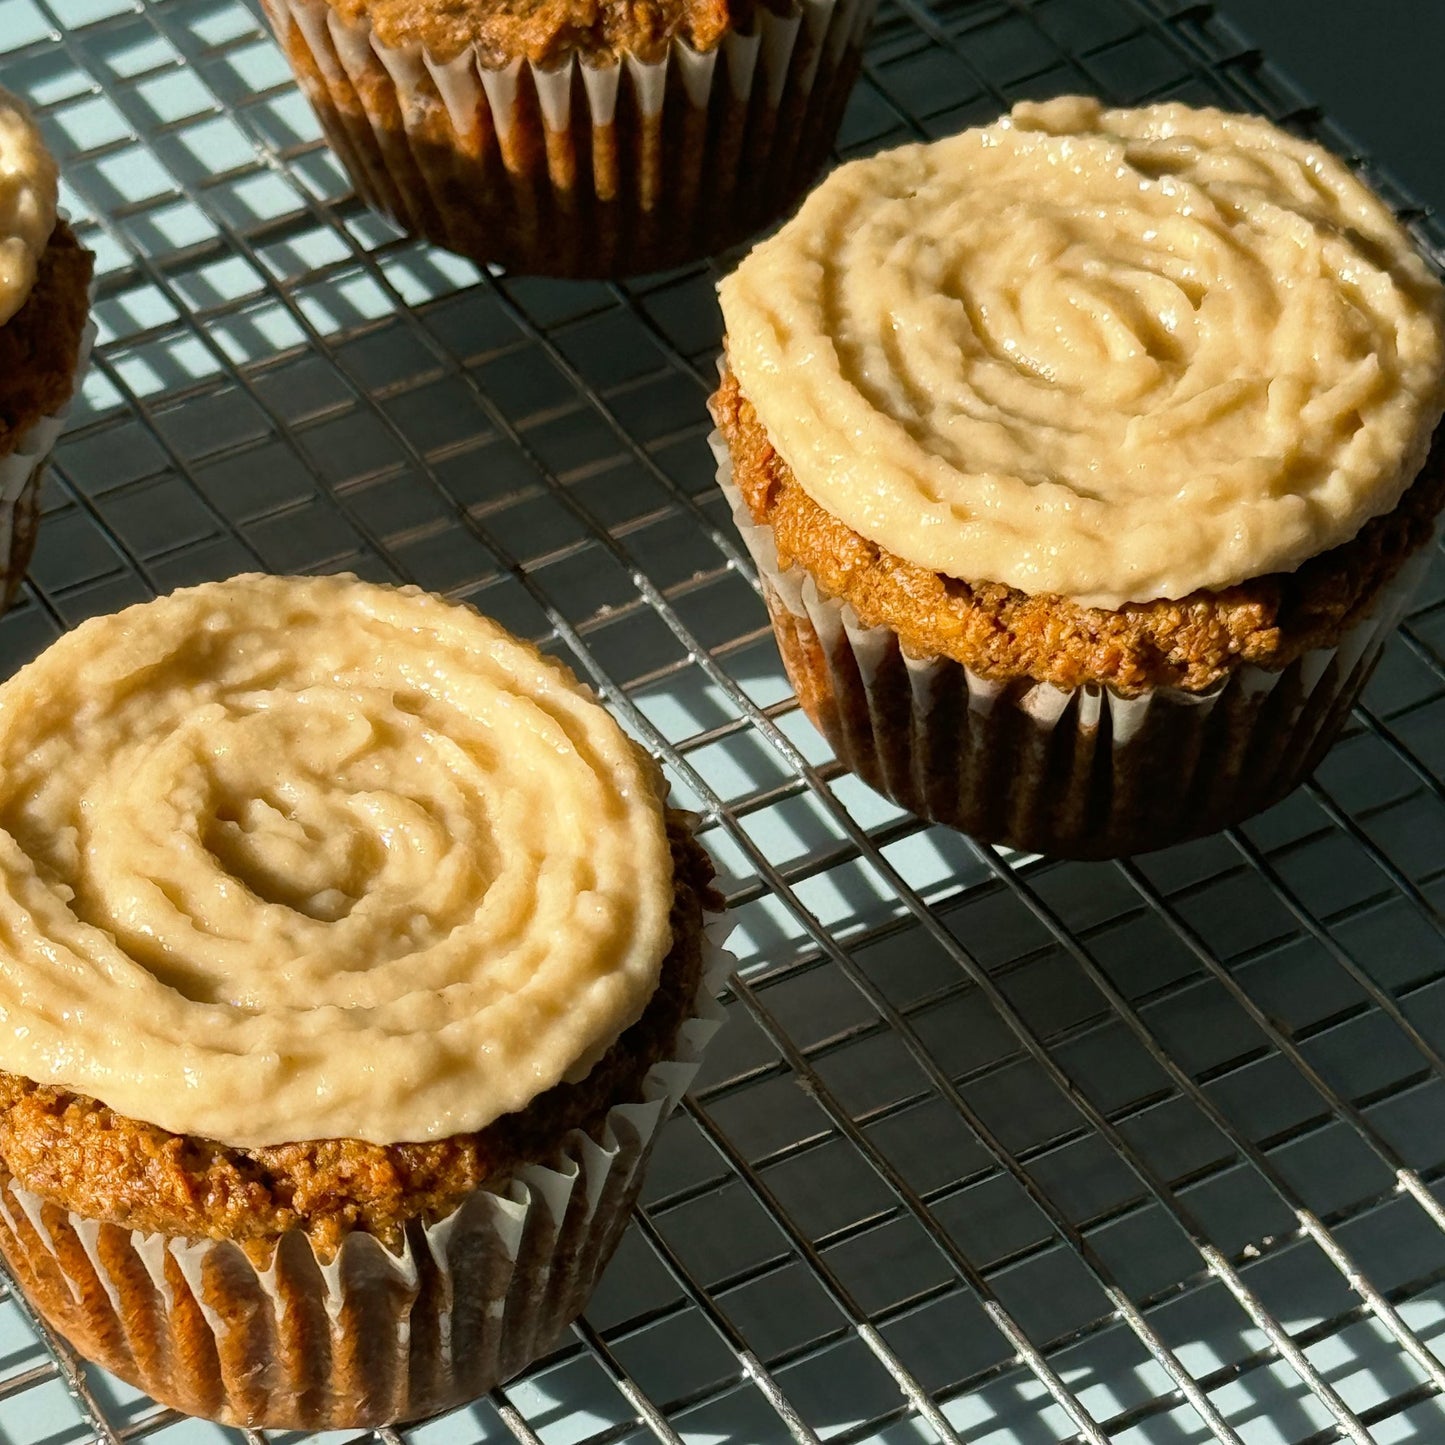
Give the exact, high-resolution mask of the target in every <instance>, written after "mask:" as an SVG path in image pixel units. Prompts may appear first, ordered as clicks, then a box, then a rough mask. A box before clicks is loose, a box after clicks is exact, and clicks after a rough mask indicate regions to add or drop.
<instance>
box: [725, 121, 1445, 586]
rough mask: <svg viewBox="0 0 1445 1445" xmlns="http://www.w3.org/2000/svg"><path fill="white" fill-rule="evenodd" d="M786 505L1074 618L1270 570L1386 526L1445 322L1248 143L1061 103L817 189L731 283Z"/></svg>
mask: <svg viewBox="0 0 1445 1445" xmlns="http://www.w3.org/2000/svg"><path fill="white" fill-rule="evenodd" d="M719 289H720V295H721V302H722V309H723V315H724V318H725V321H726V324H727V356H728V364H729V365H730V366H731V368H732V369H733V372H734V373H735V375H736V377H737V379H738V383H739V385H740V387H741V388H742V391H743V393H744V394H745V395H746V396H747V398H748V400H749V401H750V402H751V403H752V404H753V406H754V407H755V408H756V411H757V414H758V418H759V420H760V421H761V423H762V425H763V426H764V428H765V429H766V431H767V433H768V437H769V440H770V441H771V442H772V443H773V445H774V447H775V448H776V449H777V451H778V454H779V455H780V456H781V457H782V459H783V460H784V461H785V462H786V463H787V464H788V466H789V468H790V469H791V470H792V472H793V473H794V475H795V476H796V478H797V480H798V483H799V485H800V486H802V487H803V489H804V490H805V491H806V492H807V493H808V494H809V495H810V496H811V497H812V498H813V499H814V500H815V501H816V502H818V503H819V504H820V505H821V506H823V507H824V508H825V509H826V510H827V511H829V512H830V513H832V514H833V515H834V516H836V517H837V518H839V519H840V520H841V521H843V522H845V523H847V524H848V526H850V527H851V528H852V529H853V530H854V531H856V532H858V533H860V534H861V535H862V536H863V537H865V538H867V539H869V540H870V541H872V542H874V543H877V544H878V545H879V546H881V547H884V548H887V549H888V550H889V551H890V552H892V553H894V554H895V555H897V556H899V557H901V558H903V559H904V560H906V561H909V562H912V563H915V564H916V565H919V566H921V567H925V568H928V569H929V570H931V571H934V572H938V573H941V574H943V575H945V576H949V577H954V578H957V579H959V580H963V581H988V582H998V583H1004V584H1006V585H1009V586H1012V587H1015V588H1017V589H1019V590H1021V591H1023V592H1026V593H1030V594H1035V595H1038V594H1050V595H1062V596H1065V597H1069V598H1072V599H1073V600H1075V601H1077V602H1080V603H1083V604H1085V605H1089V606H1097V607H1110V608H1112V607H1118V606H1120V605H1122V604H1123V603H1125V602H1130V601H1138V602H1144V601H1150V600H1153V599H1156V598H1178V597H1183V596H1185V595H1187V594H1189V593H1191V592H1193V591H1195V590H1196V589H1199V588H1206V589H1220V588H1224V587H1227V586H1229V585H1231V584H1234V583H1237V582H1241V581H1243V580H1245V579H1246V578H1250V577H1256V576H1261V575H1264V574H1267V573H1271V572H1277V571H1285V570H1291V569H1293V568H1294V567H1296V566H1298V565H1299V564H1300V563H1301V562H1303V561H1304V560H1305V559H1306V558H1308V557H1311V556H1313V555H1315V554H1316V553H1319V552H1322V551H1325V550H1327V549H1328V548H1330V547H1333V546H1336V545H1338V544H1340V543H1342V542H1345V541H1348V540H1349V538H1351V537H1352V536H1353V535H1354V534H1355V533H1356V532H1357V531H1358V530H1359V528H1360V527H1361V526H1362V525H1363V524H1364V523H1365V522H1366V521H1367V520H1369V518H1371V517H1372V516H1377V515H1379V514H1380V513H1382V512H1386V511H1389V510H1390V509H1391V508H1392V507H1393V506H1394V505H1395V503H1396V502H1397V501H1398V500H1399V498H1400V496H1401V495H1402V493H1403V492H1404V490H1405V488H1406V487H1407V486H1408V485H1409V483H1410V482H1411V480H1412V479H1413V478H1414V476H1415V475H1416V473H1417V472H1418V471H1419V469H1420V466H1421V465H1422V463H1423V461H1424V458H1425V454H1426V451H1427V449H1428V446H1429V441H1430V436H1431V433H1432V432H1433V431H1434V429H1435V427H1436V425H1437V423H1438V422H1439V420H1440V416H1441V413H1442V410H1445V293H1442V289H1441V286H1440V284H1439V282H1438V280H1437V279H1436V278H1435V276H1434V275H1433V274H1432V273H1431V272H1430V270H1429V269H1428V268H1427V266H1426V265H1425V263H1424V261H1423V260H1422V259H1421V257H1420V256H1419V254H1418V253H1417V252H1416V250H1415V248H1414V246H1413V244H1412V243H1411V240H1410V237H1409V235H1408V234H1407V233H1406V232H1405V231H1404V229H1403V228H1402V227H1401V226H1400V224H1399V223H1398V221H1397V220H1396V219H1395V218H1394V216H1392V215H1391V213H1390V212H1389V210H1388V209H1387V208H1386V206H1385V205H1384V204H1383V203H1382V202H1381V201H1380V200H1378V199H1377V198H1376V197H1375V196H1374V195H1373V194H1372V193H1371V192H1370V191H1369V190H1368V188H1367V187H1366V186H1365V185H1364V184H1363V183H1362V182H1361V181H1360V180H1359V179H1358V178H1357V177H1356V176H1355V175H1354V174H1353V173H1352V172H1351V171H1350V170H1349V169H1348V168H1347V167H1346V166H1345V165H1344V164H1343V163H1342V162H1340V161H1339V160H1338V159H1336V158H1335V157H1334V156H1332V155H1331V154H1330V153H1329V152H1328V151H1326V150H1324V149H1323V148H1321V147H1320V146H1319V145H1318V144H1317V143H1315V142H1312V141H1305V140H1300V139H1297V138H1295V137H1293V136H1290V135H1287V134H1285V133H1284V132H1283V131H1281V130H1279V129H1277V128H1276V127H1274V126H1273V125H1271V124H1269V123H1268V122H1267V121H1264V120H1262V119H1258V118H1255V117H1250V116H1238V115H1229V114H1226V113H1224V112H1221V111H1217V110H1198V109H1193V108H1190V107H1188V106H1184V105H1180V104H1162V105H1154V106H1149V107H1145V108H1142V109H1137V110H1107V109H1105V108H1103V106H1101V105H1100V104H1099V103H1098V102H1097V101H1094V100H1090V99H1087V98H1082V97H1065V98H1062V99H1059V100H1054V101H1049V102H1046V103H1043V104H1026V105H1019V106H1016V107H1015V108H1014V110H1013V111H1012V112H1011V113H1010V114H1009V115H1007V116H1005V117H1004V118H1003V119H1001V120H1000V121H998V122H997V123H995V124H993V125H990V126H987V127H983V128H980V129H975V130H969V131H965V132H963V133H962V134H960V135H957V136H953V137H951V138H949V139H947V140H942V141H938V142H936V143H934V144H932V145H912V146H904V147H902V148H901V149H898V150H894V151H889V152H886V153H884V154H881V155H878V156H874V157H872V158H870V159H867V160H862V161H855V162H853V163H851V164H849V165H845V166H843V167H841V168H840V169H839V170H837V171H835V172H834V173H833V174H832V175H831V176H830V177H829V178H828V179H827V180H826V181H825V182H824V183H823V184H822V185H821V186H820V187H819V188H818V189H817V190H816V191H815V192H814V193H813V194H812V196H811V197H809V199H808V200H807V202H806V203H805V204H804V205H803V207H802V209H801V211H800V212H799V213H798V215H797V216H796V217H795V218H794V219H793V220H792V221H790V222H789V223H788V224H787V225H786V226H784V227H783V228H782V230H781V231H780V232H779V233H778V234H777V235H776V236H774V237H773V238H771V239H770V240H767V241H764V242H763V243H762V244H761V245H759V246H758V247H757V248H756V249H755V250H754V251H753V252H752V253H751V254H750V255H749V256H748V257H747V258H746V259H745V260H744V261H743V262H742V264H741V265H740V266H739V267H738V269H737V271H736V272H735V273H734V274H733V275H731V276H730V277H728V278H727V279H726V280H724V282H723V283H722V285H721V287H720V288H719Z"/></svg>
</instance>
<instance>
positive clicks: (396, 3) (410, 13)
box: [327, 0, 754, 67]
mask: <svg viewBox="0 0 1445 1445" xmlns="http://www.w3.org/2000/svg"><path fill="white" fill-rule="evenodd" d="M327 3H328V4H329V5H330V6H331V8H332V9H333V10H336V11H337V12H339V13H340V14H341V15H343V16H345V17H346V18H347V19H348V20H352V21H356V20H361V19H366V20H369V21H370V22H371V24H372V26H373V27H374V28H375V31H376V36H377V39H379V40H380V41H381V42H382V44H384V45H390V46H394V47H396V48H399V49H400V48H405V47H407V46H411V45H421V46H424V47H425V48H426V49H427V50H428V51H429V52H430V53H431V55H432V56H433V57H434V58H435V59H437V60H441V61H448V60H453V59H455V58H456V57H457V56H458V55H460V54H461V53H462V52H463V51H464V50H469V49H471V48H472V47H475V48H476V53H477V55H478V56H479V58H480V59H481V61H482V63H483V64H484V65H487V66H492V67H500V66H505V65H507V64H509V63H510V62H511V61H514V60H521V59H526V60H530V61H531V62H533V64H536V65H542V66H547V65H553V64H556V63H558V62H560V61H562V60H565V59H567V58H569V57H570V56H571V55H573V54H581V55H583V56H585V57H587V58H589V59H593V60H597V61H609V60H614V59H616V58H617V57H618V56H622V55H635V56H638V57H639V58H641V59H644V60H655V59H660V58H661V56H662V55H663V54H664V53H665V52H666V49H667V46H668V43H669V42H670V41H671V40H672V39H673V38H674V37H677V38H680V39H683V40H686V41H687V42H688V44H690V45H691V46H692V47H693V48H694V49H695V50H700V51H708V50H713V49H715V48H716V47H717V46H718V45H719V44H720V43H721V41H722V39H723V37H724V36H725V35H726V34H727V33H728V31H729V30H730V29H732V28H734V27H736V28H742V29H745V28H746V26H747V23H748V21H749V19H750V17H751V15H752V13H753V8H754V7H753V3H752V0H327Z"/></svg>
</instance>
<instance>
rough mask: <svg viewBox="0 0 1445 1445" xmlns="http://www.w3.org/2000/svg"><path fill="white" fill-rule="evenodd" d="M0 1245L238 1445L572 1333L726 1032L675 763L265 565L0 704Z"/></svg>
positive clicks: (463, 617) (173, 600)
mask: <svg viewBox="0 0 1445 1445" xmlns="http://www.w3.org/2000/svg"><path fill="white" fill-rule="evenodd" d="M0 777H3V783H0V959H3V967H0V1019H3V1026H0V1070H3V1072H0V1250H3V1252H4V1255H5V1258H6V1260H7V1262H8V1263H9V1265H10V1268H11V1270H12V1271H13V1272H14V1274H15V1275H16V1276H17V1278H18V1279H19V1280H20V1282H21V1284H22V1286H23V1287H24V1289H25V1292H26V1294H27V1296H28V1297H29V1299H30V1301H31V1303H32V1304H33V1305H34V1307H35V1308H36V1309H37V1310H38V1311H39V1313H40V1314H41V1315H42V1316H43V1317H44V1318H45V1319H46V1320H48V1321H49V1323H50V1324H52V1325H53V1326H54V1327H55V1328H56V1329H57V1330H58V1331H59V1332H60V1333H61V1334H63V1335H64V1336H66V1337H67V1338H68V1339H69V1340H70V1341H71V1342H72V1343H73V1344H74V1345H75V1347H76V1348H77V1349H78V1350H79V1351H80V1352H81V1353H82V1354H84V1355H85V1356H87V1357H88V1358H90V1359H93V1360H96V1361H98V1362H99V1363H100V1364H102V1365H104V1366H105V1367H106V1368H107V1369H110V1370H112V1371H113V1372H114V1373H116V1374H117V1375H119V1376H121V1377H122V1378H123V1379H126V1380H128V1381H130V1382H131V1383H132V1384H135V1385H137V1386H139V1387H141V1388H142V1389H144V1390H146V1391H147V1392H149V1393H150V1394H152V1395H153V1396H155V1398H157V1399H158V1400H161V1401H163V1402H165V1403H167V1404H170V1405H174V1406H176V1407H177V1408H179V1409H182V1410H185V1411H188V1412H191V1413H193V1414H198V1415H204V1416H208V1417H210V1418H213V1419H216V1420H221V1421H224V1422H226V1423H230V1424H236V1425H246V1426H279V1427H285V1428H294V1429H305V1430H316V1429H329V1428H343V1427H344V1428H353V1427H361V1426H370V1425H376V1424H381V1423H388V1422H394V1421H400V1420H408V1419H413V1418H416V1417H419V1416H422V1415H426V1414H430V1413H433V1412H435V1411H439V1410H442V1409H446V1408H448V1407H450V1406H453V1405H456V1404H458V1403H460V1402H462V1401H465V1400H469V1399H472V1398H474V1397H475V1396H477V1395H479V1394H481V1393H483V1392H485V1391H486V1390H487V1389H489V1388H490V1387H491V1386H493V1385H494V1384H496V1383H498V1382H499V1381H500V1380H503V1379H505V1378H507V1377H508V1376H509V1375H511V1374H513V1373H515V1372H516V1371H517V1370H519V1369H521V1368H522V1367H523V1366H525V1365H526V1364H527V1363H528V1362H529V1361H530V1360H532V1359H534V1358H535V1357H536V1356H537V1355H538V1354H540V1353H542V1352H543V1351H545V1350H546V1349H547V1348H549V1347H550V1345H551V1344H552V1342H553V1340H554V1338H555V1337H556V1335H557V1334H558V1332H559V1331H560V1330H561V1329H562V1328H563V1327H564V1326H565V1325H566V1324H567V1323H568V1322H569V1321H570V1320H571V1319H572V1318H573V1317H574V1316H575V1315H576V1314H577V1313H578V1312H579V1311H580V1310H581V1309H582V1307H583V1306H584V1304H585V1303H586V1300H587V1297H588V1295H589V1293H590V1291H591V1289H592V1286H593V1284H594V1282H595V1280H596V1278H597V1276H598V1275H599V1274H600V1272H601V1270H602V1268H603V1266H604V1265H605V1264H606V1263H607V1260H608V1258H609V1257H610V1255H611V1252H612V1250H613V1248H614V1246H615V1245H616V1243H617V1240H618V1238H619V1236H620V1234H621V1231H622V1229H623V1227H624V1225H625V1223H626V1220H627V1214H628V1211H629V1209H630V1207H631V1204H632V1201H633V1199H634V1198H635V1196H636V1193H637V1189H638V1187H639V1184H640V1181H641V1175H642V1169H643V1166H644V1164H645V1161H646V1157H647V1154H648V1151H649V1149H650V1147H651V1143H652V1140H653V1139H654V1137H655V1135H656V1133H657V1131H658V1129H659V1128H660V1126H661V1123H662V1122H663V1120H664V1119H665V1118H666V1116H667V1114H668V1112H669V1111H670V1109H671V1107H672V1105H673V1104H674V1103H675V1101H676V1099H677V1097H678V1096H679V1095H680V1093H681V1091H682V1089H683V1088H684V1087H685V1086H686V1083H687V1081H688V1079H689V1078H690V1077H691V1074H692V1072H693V1069H694V1067H695V1064H696V1060H697V1055H698V1050H699V1048H700V1047H701V1045H702V1043H703V1042H704V1040H705V1038H706V1036H707V1035H708V1034H709V1033H710V1032H711V1030H712V1027H713V1025H712V1023H711V1021H710V1017H709V1014H710V1005H709V975H710V974H712V973H713V971H714V967H715V964H716V961H717V958H718V957H719V954H718V951H717V949H716V947H715V945H714V944H713V943H712V942H711V941H710V940H709V938H708V936H707V933H706V931H705V930H706V923H707V914H708V913H709V912H713V911H716V910H717V909H718V907H719V902H718V899H717V898H716V895H715V894H714V892H713V890H712V886H711V879H712V868H711V865H710V863H709V861H708V859H707V857H706V855H705V854H704V853H703V852H702V850H701V849H700V848H699V847H698V845H697V844H696V843H695V842H694V841H693V838H692V835H691V833H690V832H689V830H688V828H687V826H686V820H685V819H684V818H683V817H682V816H681V815H678V814H676V813H672V812H669V811H668V810H667V809H666V807H665V805H664V801H663V795H664V792H665V786H664V784H663V783H662V781H661V778H660V776H659V773H658V770H657V769H656V767H655V765H654V764H653V763H652V762H651V760H650V759H648V758H647V757H646V756H645V755H644V754H642V753H641V752H640V751H639V750H638V749H637V748H636V747H635V746H634V745H633V744H632V743H631V742H630V741H629V740H628V739H627V737H626V736H625V734H623V732H622V731H621V729H620V728H619V727H618V726H617V724H616V723H615V722H613V720H612V719H611V717H610V716H609V715H608V714H607V713H606V712H605V711H604V710H603V709H602V708H601V707H599V706H598V705H597V704H596V703H595V702H593V701H592V700H591V698H590V697H589V696H588V695H587V694H586V693H585V691H584V690H583V689H582V688H581V687H580V686H579V685H578V684H577V682H576V681H575V679H574V678H573V677H572V675H571V674H570V673H569V672H567V671H566V669H565V668H563V667H561V666H559V665H558V664H556V663H554V662H551V661H548V660H546V659H544V658H542V657H541V656H540V655H539V654H538V653H537V652H535V651H534V650H533V649H532V648H530V647H528V646H526V645H525V644H523V643H520V642H518V641H516V640H515V639H514V638H511V637H509V636H508V635H507V634H506V633H504V632H503V631H502V630H501V629H500V628H498V627H497V626H496V625H495V624H493V623H491V622H488V621H487V620H485V619H484V618H482V617H480V616H478V615H477V614H476V613H474V612H472V611H471V610H469V609H467V608H464V607H459V606H453V605H451V604H448V603H446V602H443V601H442V600H441V599H439V598H435V597H430V596H428V595H426V594H424V593H421V592H418V591H416V590H414V589H406V590H397V589H393V588H387V587H380V586H375V585H372V584H368V583H362V582H359V581H357V580H356V579H355V578H349V577H327V578H309V579H302V578H274V577H262V576H249V577H238V578H233V579H232V580H231V581H229V582H223V583H211V584H207V585H205V586H201V587H196V588H192V589H188V590H185V591H181V592H177V593H174V594H172V595H171V596H169V597H164V598H161V599H159V600H157V601H154V602H150V603H146V604H144V605H142V606H138V607H132V608H129V609H127V610H126V611H124V612H121V613H119V614H117V615H115V616H110V617H103V618H97V619H94V620H92V621H89V622H86V623H84V624H83V625H82V626H80V627H79V628H77V629H76V630H75V631H74V632H71V633H69V634H68V635H67V636H65V637H63V638H61V639H60V640H59V641H58V642H56V643H55V644H54V645H53V646H52V647H51V648H50V649H49V650H48V651H47V652H46V653H44V654H43V655H42V656H41V657H40V658H39V659H38V660H37V661H36V662H34V663H32V664H31V665H30V666H28V667H26V668H24V669H23V670H22V671H21V672H19V673H18V674H16V676H15V677H13V678H12V679H11V680H10V681H9V682H8V683H6V684H5V685H4V686H3V687H0Z"/></svg>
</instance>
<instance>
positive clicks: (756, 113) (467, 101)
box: [264, 0, 876, 276]
mask: <svg viewBox="0 0 1445 1445" xmlns="http://www.w3.org/2000/svg"><path fill="white" fill-rule="evenodd" d="M264 5H265V9H266V13H267V15H268V17H269V18H270V21H271V24H272V27H273V29H274V30H275V32H276V35H277V37H278V39H279V41H280V43H281V45H282V48H283V49H284V51H285V53H286V55H287V57H288V59H289V60H290V62H291V66H292V68H293V70H294V71H295V73H296V76H297V79H298V80H299V82H300V84H301V86H302V89H303V90H304V91H305V92H306V94H307V96H308V98H309V99H310V101H311V103H312V105H313V107H314V108H315V110H316V113H317V116H318V117H319V119H320V121H321V124H322V127H323V129H324V130H325V132H326V135H327V138H328V140H329V141H330V143H331V146H332V148H333V149H334V150H335V151H336V153H337V155H338V156H339V157H340V159H341V161H342V163H343V165H344V166H345V167H346V169H347V171H348V172H349V174H350V176H351V179H352V182H353V184H354V185H355V187H356V189H357V191H358V193H359V194H360V195H361V196H362V197H363V198H364V199H365V200H366V201H367V202H368V203H369V204H370V205H372V206H373V207H375V208H376V209H377V210H380V211H382V212H384V213H385V214H387V215H389V216H390V217H392V218H393V219H394V220H395V221H396V222H397V223H398V224H399V225H400V226H402V227H403V228H404V229H406V230H407V231H409V232H411V233H412V234H414V235H417V236H422V237H424V238H426V239H427V240H429V241H433V242H435V243H436V244H437V245H440V246H445V247H447V248H448V249H450V250H452V251H456V252H459V253H460V254H462V255H464V256H469V257H471V258H472V259H473V260H476V261H479V262H484V263H498V264H501V265H503V266H505V267H507V268H508V269H509V270H515V271H520V272H533V273H537V274H543V275H553V276H620V275H631V274H637V273H640V272H645V271H656V270H660V269H664V268H666V267H669V266H675V265H679V264H681V263H683V262H685V261H690V260H694V259H696V258H698V257H700V256H704V255H708V254H711V253H714V252H716V251H720V250H723V249H724V248H726V247H727V246H730V245H734V244H736V243H737V242H739V241H742V240H745V239H746V238H747V237H748V236H750V235H752V234H753V233H755V232H756V231H758V230H760V229H762V228H763V227H764V226H766V225H767V224H768V223H769V222H771V221H773V220H776V219H777V218H778V217H779V216H781V215H783V214H784V213H785V212H786V211H787V210H788V209H789V208H790V207H791V205H792V204H793V203H794V202H795V201H796V200H797V198H798V197H799V196H800V195H802V194H803V192H804V191H805V190H806V189H807V187H808V186H809V185H810V184H811V182H812V181H813V179H814V178H815V176H816V175H817V172H818V170H819V169H820V168H821V166H822V164H823V162H824V160H825V159H826V157H827V155H828V151H829V148H830V147H831V145H832V143H833V139H834V136H835V134H836V132H837V128H838V124H839V120H840V118H841V115H842V110H843V106H844V104H845V102H846V101H847V98H848V93H849V91H850V90H851V89H852V85H853V81H854V78H855V76H856V74H857V70H858V65H859V56H860V50H861V45H862V41H863V35H864V33H865V32H866V29H867V26H868V23H869V21H870V19H871V17H872V12H873V9H874V7H875V5H876V0H661V3H658V4H642V3H632V0H629V3H626V4H622V5H602V6H599V5H595V4H591V3H586V0H524V3H522V4H520V5H502V4H500V3H497V0H475V3H469V4H466V5H461V6H458V5H455V4H446V3H442V0H264Z"/></svg>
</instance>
